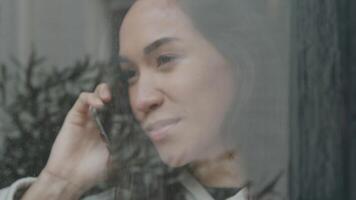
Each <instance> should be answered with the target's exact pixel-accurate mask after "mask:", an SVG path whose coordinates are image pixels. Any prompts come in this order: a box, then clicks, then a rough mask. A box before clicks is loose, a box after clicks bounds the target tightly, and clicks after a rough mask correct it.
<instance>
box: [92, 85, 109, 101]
mask: <svg viewBox="0 0 356 200" xmlns="http://www.w3.org/2000/svg"><path fill="white" fill-rule="evenodd" d="M95 94H97V95H98V97H99V98H100V99H102V100H103V101H104V103H108V102H109V101H111V98H112V95H111V91H110V87H109V85H108V84H106V83H101V84H99V85H98V86H97V87H96V89H95Z"/></svg>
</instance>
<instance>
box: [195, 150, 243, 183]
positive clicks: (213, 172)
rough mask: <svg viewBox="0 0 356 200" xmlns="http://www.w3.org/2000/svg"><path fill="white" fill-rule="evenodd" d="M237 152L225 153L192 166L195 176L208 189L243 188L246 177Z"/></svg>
mask: <svg viewBox="0 0 356 200" xmlns="http://www.w3.org/2000/svg"><path fill="white" fill-rule="evenodd" d="M240 164H241V163H240V159H239V157H238V155H237V153H236V152H234V151H225V152H224V153H222V154H220V155H218V156H216V157H214V158H212V159H206V160H201V161H197V162H194V163H192V164H191V169H192V172H193V175H194V176H195V177H196V178H197V179H198V180H199V182H200V183H202V184H203V185H205V186H207V187H241V186H242V183H243V180H244V177H243V171H242V170H241V165H240Z"/></svg>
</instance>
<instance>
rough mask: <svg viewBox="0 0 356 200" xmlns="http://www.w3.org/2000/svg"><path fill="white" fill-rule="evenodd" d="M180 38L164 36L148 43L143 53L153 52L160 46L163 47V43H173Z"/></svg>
mask: <svg viewBox="0 0 356 200" xmlns="http://www.w3.org/2000/svg"><path fill="white" fill-rule="evenodd" d="M177 40H179V39H178V38H175V37H164V38H160V39H158V40H156V41H154V42H152V43H151V44H149V45H147V46H146V47H145V48H144V49H143V53H144V54H145V55H147V54H150V53H152V52H153V51H155V50H157V49H158V48H159V47H161V46H162V45H165V44H167V43H171V42H174V41H177Z"/></svg>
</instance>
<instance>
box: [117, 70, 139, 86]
mask: <svg viewBox="0 0 356 200" xmlns="http://www.w3.org/2000/svg"><path fill="white" fill-rule="evenodd" d="M136 77H137V71H136V70H135V69H123V70H122V71H121V73H120V80H121V81H124V82H127V83H129V84H131V83H133V82H134V81H135V79H136Z"/></svg>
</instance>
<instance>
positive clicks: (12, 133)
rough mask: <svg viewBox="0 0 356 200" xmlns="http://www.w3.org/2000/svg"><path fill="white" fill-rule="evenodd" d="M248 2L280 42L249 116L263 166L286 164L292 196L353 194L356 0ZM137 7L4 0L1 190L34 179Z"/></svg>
mask: <svg viewBox="0 0 356 200" xmlns="http://www.w3.org/2000/svg"><path fill="white" fill-rule="evenodd" d="M251 2H253V3H255V4H256V5H257V7H258V8H259V9H260V10H261V12H263V13H264V15H266V16H268V17H269V18H270V24H269V25H268V26H269V27H268V29H272V30H273V31H272V32H268V34H276V35H273V37H277V38H279V43H278V44H277V43H275V48H276V52H278V53H279V54H278V55H279V56H278V58H276V59H278V61H279V62H278V63H279V64H278V65H276V66H272V67H270V68H266V69H264V71H263V75H264V76H263V80H264V81H266V82H268V83H269V86H268V90H265V89H266V88H265V87H266V86H265V85H264V86H262V85H261V86H260V87H261V88H260V90H259V91H260V94H258V95H256V96H254V97H255V98H254V99H252V103H253V102H256V104H255V105H256V106H255V109H254V110H252V111H249V113H247V114H248V115H247V116H248V117H249V118H250V119H251V120H250V121H253V120H255V119H258V120H259V121H263V122H265V123H263V126H260V127H258V128H259V129H261V130H266V131H267V132H270V133H272V136H271V137H267V138H259V139H257V140H259V141H257V143H261V144H265V143H268V146H275V149H274V151H273V156H268V157H263V158H259V159H261V163H264V162H273V163H278V165H282V166H283V167H284V169H285V172H286V176H285V177H284V182H283V183H284V185H282V186H280V187H281V191H282V196H284V197H285V198H286V199H298V200H299V199H300V200H304V199H311V200H318V199H323V200H326V199H345V200H352V199H356V192H355V190H354V188H355V187H356V182H355V180H356V173H355V170H353V169H356V136H355V134H356V133H355V131H356V104H355V103H354V102H356V83H355V81H354V78H353V77H356V76H355V75H356V68H355V64H356V52H355V48H356V39H355V35H356V33H355V31H356V14H355V12H354V11H355V10H356V2H354V1H353V0H287V1H286V0H284V1H283V0H254V1H251ZM131 3H132V2H131V1H130V0H76V1H69V0H0V188H2V187H6V186H8V185H9V184H11V183H12V182H13V181H15V180H17V179H19V178H21V177H26V176H37V175H38V173H39V172H40V170H41V169H42V167H43V166H44V165H45V163H46V161H47V158H48V154H49V151H50V148H51V145H52V143H53V141H54V139H55V136H56V134H57V132H58V130H59V128H60V126H61V124H62V122H63V119H64V116H65V114H66V113H67V111H68V110H69V109H70V107H71V105H72V104H73V102H74V101H75V99H76V97H77V96H78V95H79V93H80V92H81V91H83V90H92V89H93V88H94V87H95V86H96V84H97V83H99V82H102V81H110V77H108V76H107V74H108V73H109V74H110V72H111V71H112V70H113V68H115V61H116V57H117V54H118V29H119V26H120V23H121V21H122V19H123V17H124V15H125V12H126V11H127V10H128V8H129V6H130V4H131ZM207 14H209V13H207ZM266 38H268V35H267V36H266ZM111 78H112V77H111ZM261 102H264V103H263V104H261ZM109 117H110V116H109ZM109 127H110V129H112V130H117V127H114V126H109ZM123 137H125V136H123ZM137 140H144V139H142V138H138V139H137ZM262 146H263V145H262ZM133 151H134V150H133ZM127 152H129V150H127ZM130 153H132V152H129V153H128V154H130ZM152 165H154V164H152Z"/></svg>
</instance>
